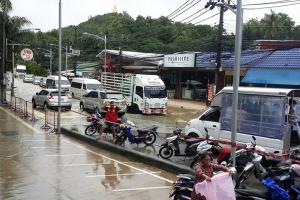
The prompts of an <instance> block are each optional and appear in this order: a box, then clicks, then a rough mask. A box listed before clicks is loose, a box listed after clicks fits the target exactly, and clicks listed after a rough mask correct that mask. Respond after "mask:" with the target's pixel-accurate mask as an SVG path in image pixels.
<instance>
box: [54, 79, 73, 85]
mask: <svg viewBox="0 0 300 200" xmlns="http://www.w3.org/2000/svg"><path fill="white" fill-rule="evenodd" d="M56 83H57V84H58V81H56ZM60 83H61V85H70V83H69V81H67V80H61V81H60Z"/></svg>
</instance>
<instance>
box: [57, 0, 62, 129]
mask: <svg viewBox="0 0 300 200" xmlns="http://www.w3.org/2000/svg"><path fill="white" fill-rule="evenodd" d="M61 17H62V16H61V0H59V20H58V24H59V28H58V35H59V41H58V46H59V48H58V113H57V133H58V134H60V132H61V130H60V129H61V127H60V126H61V123H60V122H61V58H62V56H61V49H62V44H61V43H62V28H61Z"/></svg>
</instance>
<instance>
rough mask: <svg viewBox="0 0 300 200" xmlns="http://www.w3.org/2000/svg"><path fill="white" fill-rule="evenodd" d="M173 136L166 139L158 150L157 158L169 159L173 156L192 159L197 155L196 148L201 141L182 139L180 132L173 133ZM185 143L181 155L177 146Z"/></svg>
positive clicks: (178, 130)
mask: <svg viewBox="0 0 300 200" xmlns="http://www.w3.org/2000/svg"><path fill="white" fill-rule="evenodd" d="M173 134H174V136H171V137H168V138H167V139H166V142H165V143H163V144H162V145H161V148H160V149H159V156H160V157H162V158H164V159H169V158H171V157H172V156H173V155H174V156H185V157H192V156H196V155H197V147H198V145H199V144H200V142H201V141H203V139H184V138H182V130H181V129H176V130H174V131H173ZM180 143H186V147H185V150H184V153H181V151H180V147H179V144H180Z"/></svg>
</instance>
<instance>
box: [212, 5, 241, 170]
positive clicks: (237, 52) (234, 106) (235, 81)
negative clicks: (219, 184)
mask: <svg viewBox="0 0 300 200" xmlns="http://www.w3.org/2000/svg"><path fill="white" fill-rule="evenodd" d="M216 5H217V6H225V7H226V8H228V9H229V10H230V11H232V12H233V13H234V14H235V15H236V32H235V47H234V54H235V60H234V72H233V100H232V125H231V130H232V133H231V143H232V145H233V147H232V148H231V157H232V160H233V166H235V164H236V158H235V153H236V152H235V151H236V145H235V143H236V132H237V117H238V113H237V111H238V100H239V99H238V98H239V96H238V91H239V83H240V66H241V51H242V37H243V32H242V29H243V9H242V0H237V4H236V7H232V6H229V5H227V4H225V3H217V4H216ZM235 8H236V11H235V10H234V9H235Z"/></svg>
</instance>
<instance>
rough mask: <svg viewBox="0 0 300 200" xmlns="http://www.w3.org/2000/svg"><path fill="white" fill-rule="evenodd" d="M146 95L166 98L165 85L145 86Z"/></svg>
mask: <svg viewBox="0 0 300 200" xmlns="http://www.w3.org/2000/svg"><path fill="white" fill-rule="evenodd" d="M145 97H147V98H166V97H167V92H166V88H165V87H145Z"/></svg>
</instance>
